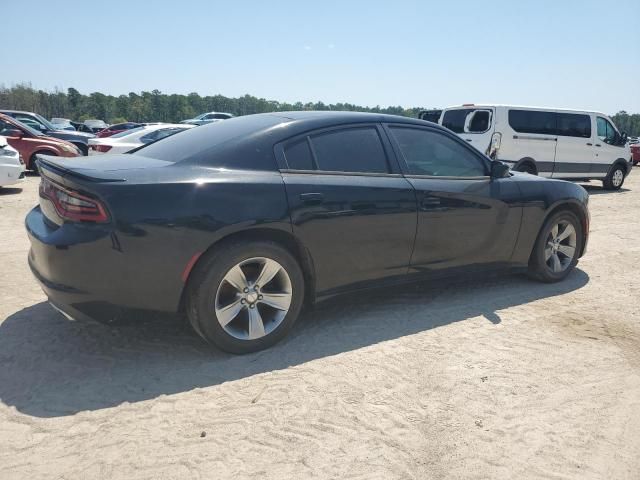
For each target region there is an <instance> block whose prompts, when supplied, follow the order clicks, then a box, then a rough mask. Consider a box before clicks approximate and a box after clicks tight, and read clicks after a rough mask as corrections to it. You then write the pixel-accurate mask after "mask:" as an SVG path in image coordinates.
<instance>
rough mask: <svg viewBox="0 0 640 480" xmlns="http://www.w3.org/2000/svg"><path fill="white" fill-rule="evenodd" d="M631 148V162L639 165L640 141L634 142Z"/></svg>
mask: <svg viewBox="0 0 640 480" xmlns="http://www.w3.org/2000/svg"><path fill="white" fill-rule="evenodd" d="M630 149H631V163H632V164H633V165H638V163H640V143H634V144H633V145H630Z"/></svg>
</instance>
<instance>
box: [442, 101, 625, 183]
mask: <svg viewBox="0 0 640 480" xmlns="http://www.w3.org/2000/svg"><path fill="white" fill-rule="evenodd" d="M438 123H440V124H441V125H443V126H445V127H447V128H449V129H450V130H452V131H454V132H455V133H457V134H458V135H459V136H460V137H461V138H463V139H464V140H466V141H467V142H469V143H471V144H472V145H473V146H474V147H476V148H477V149H478V150H480V151H481V152H483V153H485V154H487V155H489V156H490V157H492V158H494V159H497V160H500V161H502V162H504V163H507V164H509V165H511V168H512V169H513V170H517V171H521V172H528V173H531V174H534V175H540V176H542V177H552V178H562V179H566V180H589V179H599V180H602V182H603V185H604V187H605V188H607V189H612V190H617V189H619V188H620V187H621V186H622V183H623V182H624V179H625V178H626V176H627V175H628V174H629V172H630V171H631V151H630V149H629V146H628V145H627V142H626V134H623V135H621V134H620V132H618V129H617V128H616V127H615V125H614V124H613V122H612V121H611V119H610V118H609V117H607V116H606V115H604V114H603V113H598V112H587V111H578V110H561V109H548V108H537V107H516V106H508V105H473V104H465V105H461V106H459V107H449V108H445V109H444V110H443V111H442V115H441V116H440V120H439V122H438Z"/></svg>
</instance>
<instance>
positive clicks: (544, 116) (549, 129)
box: [509, 110, 556, 135]
mask: <svg viewBox="0 0 640 480" xmlns="http://www.w3.org/2000/svg"><path fill="white" fill-rule="evenodd" d="M509 125H511V128H513V129H514V130H515V131H516V132H518V133H538V134H543V135H555V134H556V114H555V113H554V112H540V111H536V110H509Z"/></svg>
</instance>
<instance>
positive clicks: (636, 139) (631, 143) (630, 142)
mask: <svg viewBox="0 0 640 480" xmlns="http://www.w3.org/2000/svg"><path fill="white" fill-rule="evenodd" d="M627 142H629V145H633V144H635V143H638V142H640V140H638V137H629V138H627Z"/></svg>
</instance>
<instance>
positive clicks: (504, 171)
mask: <svg viewBox="0 0 640 480" xmlns="http://www.w3.org/2000/svg"><path fill="white" fill-rule="evenodd" d="M508 176H509V165H506V164H504V163H502V162H498V161H493V162H491V178H505V177H508Z"/></svg>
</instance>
